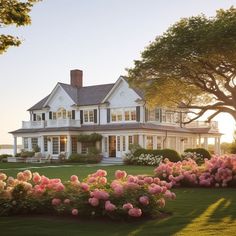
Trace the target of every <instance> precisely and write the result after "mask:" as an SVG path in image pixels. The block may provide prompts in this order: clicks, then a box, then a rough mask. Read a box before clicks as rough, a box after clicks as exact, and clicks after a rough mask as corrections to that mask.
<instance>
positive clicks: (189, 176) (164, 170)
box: [155, 155, 236, 187]
mask: <svg viewBox="0 0 236 236" xmlns="http://www.w3.org/2000/svg"><path fill="white" fill-rule="evenodd" d="M155 173H156V176H157V177H159V178H160V179H162V180H166V181H170V183H171V184H172V185H173V186H202V187H227V186H230V187H236V155H231V156H227V155H225V156H213V157H212V158H211V159H210V160H208V159H205V160H204V164H203V165H202V166H198V165H197V163H196V162H195V161H194V160H192V159H188V160H183V161H182V162H177V163H174V162H170V161H166V160H165V161H164V162H163V163H162V164H160V165H159V166H158V167H157V168H156V169H155Z"/></svg>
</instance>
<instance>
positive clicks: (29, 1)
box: [0, 0, 40, 54]
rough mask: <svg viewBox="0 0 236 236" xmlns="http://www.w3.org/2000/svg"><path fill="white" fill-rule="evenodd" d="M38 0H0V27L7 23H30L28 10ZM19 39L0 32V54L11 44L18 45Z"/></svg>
mask: <svg viewBox="0 0 236 236" xmlns="http://www.w3.org/2000/svg"><path fill="white" fill-rule="evenodd" d="M38 1H40V0H26V1H20V0H0V28H3V27H7V26H9V25H14V26H25V25H29V24H30V23H31V18H30V15H29V13H30V11H31V9H32V7H33V5H34V4H35V3H36V2H38ZM20 43H21V40H20V39H19V38H18V37H15V36H12V35H4V34H0V54H2V53H4V52H5V51H6V50H7V49H8V48H9V47H11V46H19V45H20Z"/></svg>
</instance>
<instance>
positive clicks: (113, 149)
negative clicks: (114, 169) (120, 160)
mask: <svg viewBox="0 0 236 236" xmlns="http://www.w3.org/2000/svg"><path fill="white" fill-rule="evenodd" d="M109 157H116V136H109Z"/></svg>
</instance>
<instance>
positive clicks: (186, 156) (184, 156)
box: [181, 152, 204, 165]
mask: <svg viewBox="0 0 236 236" xmlns="http://www.w3.org/2000/svg"><path fill="white" fill-rule="evenodd" d="M181 158H182V160H189V159H192V160H194V161H195V162H196V163H197V164H198V165H201V164H203V163H204V158H203V156H202V155H201V154H199V153H196V152H184V153H183V154H182V155H181Z"/></svg>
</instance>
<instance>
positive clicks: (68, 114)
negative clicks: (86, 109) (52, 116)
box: [67, 111, 72, 119]
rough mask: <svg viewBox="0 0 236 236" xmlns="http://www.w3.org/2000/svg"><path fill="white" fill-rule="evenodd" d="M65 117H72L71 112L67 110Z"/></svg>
mask: <svg viewBox="0 0 236 236" xmlns="http://www.w3.org/2000/svg"><path fill="white" fill-rule="evenodd" d="M67 117H68V118H69V119H71V118H72V113H71V111H68V112H67Z"/></svg>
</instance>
